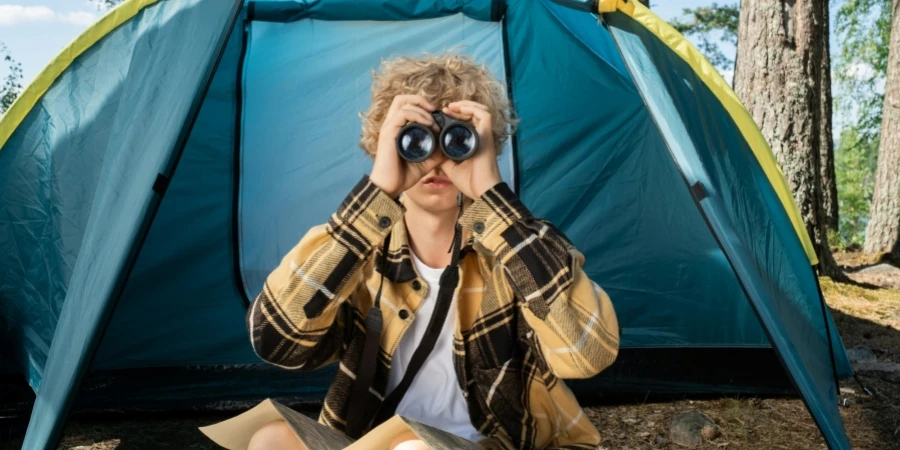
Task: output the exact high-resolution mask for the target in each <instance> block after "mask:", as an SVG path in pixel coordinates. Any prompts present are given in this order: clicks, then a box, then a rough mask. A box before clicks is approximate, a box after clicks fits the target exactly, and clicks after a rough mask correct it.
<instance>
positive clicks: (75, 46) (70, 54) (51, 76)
mask: <svg viewBox="0 0 900 450" xmlns="http://www.w3.org/2000/svg"><path fill="white" fill-rule="evenodd" d="M158 1H159V0H126V1H125V2H123V3H122V4H120V5H119V6H117V7H115V8H114V9H112V10H111V11H109V12H108V13H107V14H106V15H104V16H103V17H102V18H100V20H98V21H97V22H94V24H93V25H91V26H90V27H88V29H86V30H85V31H84V32H83V33H81V35H79V36H78V37H77V38H75V39H74V40H73V41H72V42H70V43H69V45H67V46H66V47H65V48H64V49H63V50H62V51H61V52H59V54H58V55H56V57H55V58H53V60H52V61H50V64H47V66H46V67H44V70H42V71H41V73H39V74H38V76H37V77H35V79H34V80H33V81H32V82H31V84H29V85H28V87H27V88H25V90H24V91H22V94H21V95H19V97H18V98H17V99H16V101H15V102H13V104H12V105H10V107H9V110H7V111H6V114H4V115H3V116H2V117H0V150H2V149H3V145H4V144H6V141H7V140H9V137H10V136H12V133H13V131H15V129H16V127H18V126H19V124H21V123H22V121H23V120H25V116H27V115H28V113H29V112H31V108H34V105H36V104H37V102H38V100H40V99H41V97H43V96H44V94H45V93H46V92H47V90H48V89H50V86H52V85H53V82H54V81H56V79H57V78H58V77H59V76H60V75H61V74H62V73H63V71H65V70H66V69H67V68H68V67H69V65H70V64H72V61H74V60H75V58H78V57H79V56H80V55H81V54H82V53H84V52H85V51H87V49H89V48H91V46H93V45H94V44H96V43H97V42H98V41H99V40H100V39H103V37H104V36H106V35H107V34H109V33H110V32H112V31H113V30H115V29H116V28H118V27H119V25H122V24H123V23H125V22H127V21H128V20H129V19H131V18H132V17H134V16H135V15H136V14H137V13H138V12H140V11H141V10H142V9H144V8H146V7H147V6H150V5H152V4H154V3H156V2H158Z"/></svg>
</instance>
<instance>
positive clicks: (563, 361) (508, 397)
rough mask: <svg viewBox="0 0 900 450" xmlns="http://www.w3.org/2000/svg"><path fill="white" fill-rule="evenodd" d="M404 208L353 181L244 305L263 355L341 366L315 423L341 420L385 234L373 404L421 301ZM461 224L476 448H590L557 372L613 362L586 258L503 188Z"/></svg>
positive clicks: (460, 336) (461, 360)
mask: <svg viewBox="0 0 900 450" xmlns="http://www.w3.org/2000/svg"><path fill="white" fill-rule="evenodd" d="M404 212H405V208H404V206H403V205H402V204H401V203H399V202H397V201H395V200H394V199H391V198H390V197H389V196H388V195H387V194H385V193H384V192H382V191H381V190H380V189H378V188H377V187H375V186H374V185H373V184H372V183H371V182H369V180H368V178H367V177H363V179H362V180H361V181H360V182H359V183H358V184H357V185H356V187H354V188H353V190H352V191H351V192H350V194H349V195H348V196H347V198H346V199H345V200H344V202H343V203H342V204H341V206H340V208H338V210H337V212H335V213H334V214H333V215H332V217H331V218H330V220H329V221H328V223H327V224H324V225H320V226H317V227H314V228H312V229H311V230H310V231H309V232H307V234H306V235H305V236H304V237H303V239H302V240H301V241H300V243H299V244H297V246H295V247H294V248H293V249H292V250H291V251H290V252H289V253H288V254H287V255H286V256H285V257H284V259H283V260H282V262H281V264H280V265H279V266H278V267H277V268H276V269H275V270H274V271H273V272H272V273H271V274H270V275H269V277H268V278H267V280H266V283H265V287H264V288H263V291H262V292H261V293H260V294H259V295H258V296H257V298H256V299H255V300H254V301H253V304H252V305H251V307H250V310H249V311H248V313H247V324H248V328H249V330H250V336H251V341H252V343H253V348H254V350H255V351H256V352H257V354H258V355H259V356H260V357H261V358H262V359H264V360H266V361H269V362H271V363H272V364H275V365H278V366H280V367H284V368H287V369H295V370H312V369H315V368H317V367H321V366H323V365H325V364H328V363H330V362H333V361H339V363H338V369H339V370H338V371H337V375H336V376H335V379H334V382H333V383H332V385H331V387H330V388H329V390H328V394H327V396H326V398H325V402H324V405H323V408H322V412H321V415H320V417H319V421H320V422H322V423H323V424H326V425H328V426H331V427H333V428H335V429H338V430H343V428H344V426H345V425H346V422H345V418H346V417H347V407H348V400H349V392H350V387H351V386H352V383H353V380H355V378H356V371H357V368H358V367H357V364H358V361H359V359H360V357H361V355H362V347H363V342H364V338H365V320H364V318H365V315H366V313H368V310H369V308H370V307H371V306H372V303H373V299H374V296H375V292H376V290H377V289H378V283H379V281H380V278H381V274H380V270H381V268H380V267H376V266H378V265H377V264H375V262H376V259H379V260H380V254H381V251H382V249H381V247H382V243H383V242H384V240H385V237H386V236H387V235H388V233H391V242H390V247H389V249H388V254H387V268H386V270H385V274H384V275H385V276H384V279H385V280H384V288H383V292H382V300H381V302H382V304H381V311H382V315H383V316H384V317H383V318H384V327H383V331H382V335H381V342H380V344H381V351H380V353H379V358H378V367H377V368H376V372H375V380H374V383H373V387H372V389H371V390H370V392H369V394H370V395H371V396H372V398H371V399H370V400H373V402H372V403H373V404H378V402H380V401H381V400H382V399H383V397H384V396H385V394H386V393H385V390H386V387H387V380H388V372H389V371H390V367H391V357H392V355H393V354H394V350H395V349H396V347H397V345H398V343H399V342H400V337H401V336H402V335H403V333H404V332H405V331H406V329H407V328H408V327H409V324H410V323H411V321H412V320H414V319H415V316H416V312H417V311H418V309H419V307H420V306H421V303H422V301H423V299H424V298H425V297H426V296H427V291H428V289H429V287H428V286H427V284H425V283H423V282H422V280H421V278H420V277H419V276H418V274H417V273H416V271H415V268H414V266H413V264H412V260H411V256H410V247H409V237H408V234H407V231H406V225H405V223H404V221H403V215H404ZM460 224H461V225H462V226H463V227H464V229H465V236H467V238H466V239H465V241H466V242H465V244H464V247H463V251H462V253H461V256H460V268H459V270H460V272H461V273H460V284H459V286H458V287H457V290H456V295H457V296H458V298H459V311H458V312H459V314H458V317H459V321H458V323H457V324H455V331H454V353H453V363H454V367H455V369H456V374H457V381H458V382H459V385H460V387H461V388H462V390H463V394H464V396H465V398H466V402H467V404H468V407H469V414H470V416H471V419H472V423H473V425H474V426H475V427H476V428H477V429H478V430H479V432H481V433H482V434H483V435H485V436H489V438H488V439H486V440H485V441H484V442H482V444H483V445H485V446H486V447H488V448H523V449H539V448H596V446H597V445H598V444H599V442H600V436H599V433H598V432H597V429H596V428H595V427H594V426H593V425H592V424H591V423H590V421H589V420H588V418H587V416H585V414H584V412H583V411H582V409H581V407H580V406H579V405H578V402H577V401H576V399H575V397H574V395H573V394H572V392H571V391H570V390H569V389H568V387H566V385H565V383H563V382H562V381H561V379H563V378H586V377H590V376H593V375H595V374H597V373H599V372H600V371H601V370H603V369H604V368H606V367H608V366H609V365H610V364H612V362H613V361H614V360H615V357H616V354H617V353H618V348H619V327H618V322H617V320H616V315H615V312H614V311H613V308H612V304H611V303H610V301H609V297H608V296H607V295H606V293H605V292H604V291H603V290H602V289H601V288H600V287H599V286H597V285H596V284H595V283H593V282H592V281H591V280H590V279H588V277H587V276H586V275H585V273H584V271H583V270H582V265H583V264H584V256H583V255H582V254H581V253H580V252H579V251H578V250H576V249H575V248H574V246H573V245H572V244H571V242H569V240H568V239H567V238H566V237H565V236H564V235H563V234H562V233H561V232H560V231H559V230H557V229H556V228H555V227H554V226H553V225H552V224H550V223H549V222H547V221H545V220H541V219H538V218H535V217H533V216H532V215H531V213H530V212H529V211H528V209H527V208H525V206H524V205H523V204H522V203H521V202H520V201H519V199H518V197H517V196H516V195H515V194H514V193H513V192H512V190H511V189H510V188H509V186H507V185H506V184H505V183H500V184H498V185H497V186H495V187H494V188H493V189H491V190H490V191H488V192H487V193H485V194H484V195H483V196H482V197H481V198H480V199H478V200H476V201H475V202H474V203H472V205H470V206H469V207H468V208H466V211H465V212H464V214H463V216H462V217H461V219H460ZM435 288H436V287H435ZM370 414H374V411H371V412H370Z"/></svg>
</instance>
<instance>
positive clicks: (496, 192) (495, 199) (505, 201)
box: [459, 182, 532, 252]
mask: <svg viewBox="0 0 900 450" xmlns="http://www.w3.org/2000/svg"><path fill="white" fill-rule="evenodd" d="M531 217H532V215H531V211H529V210H528V208H526V207H525V205H523V204H522V201H521V200H519V197H518V196H517V195H516V193H515V192H513V190H512V189H511V188H510V187H509V185H508V184H506V182H500V183H497V184H496V185H494V187H492V188H490V189H489V190H488V191H487V192H485V193H484V194H482V196H481V197H480V198H479V199H478V200H475V202H474V203H472V204H471V205H469V207H468V208H466V210H465V212H464V213H463V215H462V217H460V219H459V223H460V225H462V226H463V227H465V228H466V229H468V230H469V231H470V232H471V233H472V236H473V237H474V238H475V241H476V242H480V243H481V245H483V246H484V247H485V248H487V249H488V250H490V251H492V252H494V251H496V250H497V249H498V248H500V246H502V245H504V244H505V243H506V241H505V240H504V239H503V232H504V231H506V229H507V228H509V226H510V225H512V224H513V223H515V222H516V221H517V220H522V219H530V218H531Z"/></svg>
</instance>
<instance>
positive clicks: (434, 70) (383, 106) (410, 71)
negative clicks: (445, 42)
mask: <svg viewBox="0 0 900 450" xmlns="http://www.w3.org/2000/svg"><path fill="white" fill-rule="evenodd" d="M378 72H379V73H376V72H375V71H372V78H374V81H373V83H372V103H371V105H370V106H369V110H368V111H366V112H361V113H360V114H359V116H360V117H361V118H362V139H360V143H359V146H360V147H362V149H363V150H365V151H366V153H368V154H369V156H372V157H374V156H375V152H376V149H377V146H378V133H379V130H381V125H382V123H383V122H384V118H385V115H387V112H388V109H390V107H391V102H393V100H394V97H395V96H397V95H410V94H417V95H421V96H423V97H425V98H426V99H427V100H428V101H429V102H431V104H433V105H434V106H435V108H437V109H438V110H440V109H441V108H443V107H444V106H447V105H448V104H450V103H452V102H454V101H457V100H472V101H475V102H478V103H481V104H483V105H485V106H487V107H488V110H489V111H490V113H491V121H492V124H493V131H494V146H495V148H496V149H497V154H498V156H499V154H500V152H501V151H502V149H503V145H502V144H503V142H504V141H506V139H507V138H509V136H511V135H512V134H513V133H514V132H515V129H516V126H517V125H518V122H519V121H518V118H517V117H516V114H515V111H513V108H512V105H510V103H509V99H508V98H507V96H506V87H505V86H504V85H503V83H502V82H500V80H498V79H497V77H495V76H494V75H493V74H492V73H491V72H490V71H488V70H487V68H486V67H485V66H484V65H483V64H482V65H479V64H478V63H476V62H475V61H474V60H473V59H472V58H470V57H468V56H465V55H460V54H454V53H446V54H442V55H432V54H428V53H426V54H424V55H423V56H421V57H417V58H412V57H399V58H396V59H392V60H388V61H382V62H381V67H380V69H379V71H378Z"/></svg>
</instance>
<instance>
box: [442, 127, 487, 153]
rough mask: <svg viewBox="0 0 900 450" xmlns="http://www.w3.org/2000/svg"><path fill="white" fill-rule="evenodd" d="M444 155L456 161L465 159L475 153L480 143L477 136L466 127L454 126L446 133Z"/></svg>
mask: <svg viewBox="0 0 900 450" xmlns="http://www.w3.org/2000/svg"><path fill="white" fill-rule="evenodd" d="M442 144H443V146H444V153H446V154H447V156H448V157H450V158H451V159H455V160H460V159H464V158H466V157H467V156H469V155H470V154H471V153H474V152H475V150H476V147H477V146H478V143H477V142H476V140H475V134H474V133H472V131H471V130H469V129H468V128H466V127H463V126H454V127H451V128H449V129H448V130H447V131H446V132H445V133H444V141H443V142H442Z"/></svg>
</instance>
